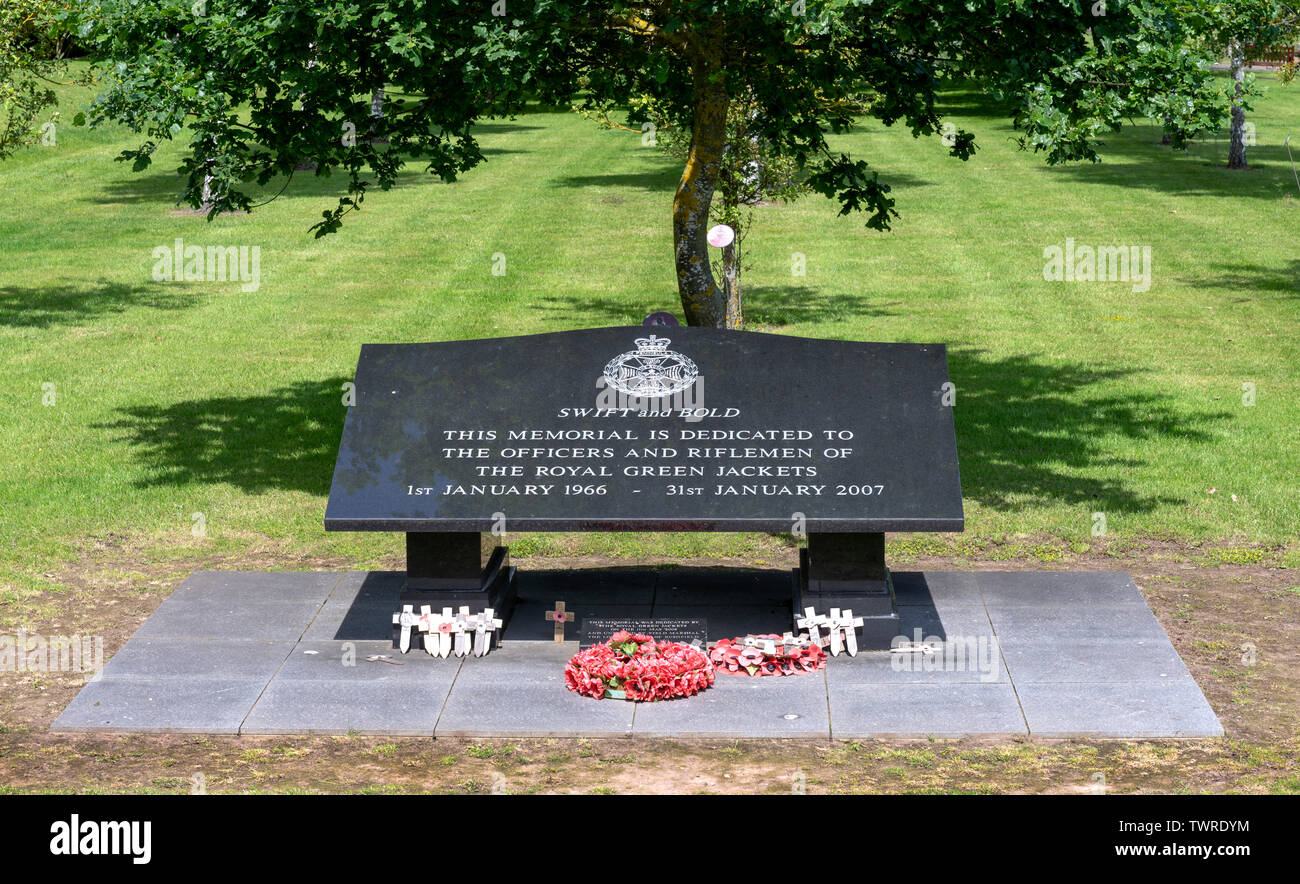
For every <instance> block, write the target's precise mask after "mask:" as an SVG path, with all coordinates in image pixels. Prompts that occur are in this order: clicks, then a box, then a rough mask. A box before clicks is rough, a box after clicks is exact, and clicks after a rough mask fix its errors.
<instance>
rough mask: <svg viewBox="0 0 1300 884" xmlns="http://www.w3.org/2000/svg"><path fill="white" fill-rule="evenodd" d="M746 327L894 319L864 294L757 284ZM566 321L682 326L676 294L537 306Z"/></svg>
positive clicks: (568, 299)
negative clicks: (660, 320)
mask: <svg viewBox="0 0 1300 884" xmlns="http://www.w3.org/2000/svg"><path fill="white" fill-rule="evenodd" d="M743 300H744V303H743V307H744V313H745V322H746V324H747V325H762V326H783V325H790V324H792V323H796V322H834V321H837V320H841V319H847V318H850V317H855V316H892V315H894V314H893V311H891V310H887V309H885V307H886V306H889V305H892V304H896V303H897V302H896V301H890V302H888V303H884V302H874V303H873V299H872V298H870V297H867V296H864V295H850V294H844V293H838V292H837V293H833V294H832V293H827V292H824V291H822V290H821V289H819V288H817V287H815V286H806V285H783V286H755V287H753V288H746V289H745V291H744V299H743ZM535 306H537V307H538V308H540V309H542V310H546V311H551V312H556V313H562V314H564V315H565V316H568V317H577V316H582V317H595V318H596V319H597V320H598V321H597V322H596V323H595V324H596V325H640V324H641V321H642V320H643V319H645V318H646V316H647V315H649V314H650V313H656V312H660V311H663V312H666V313H671V314H673V315H674V316H676V317H677V319H678V321H679V322H684V319H683V316H682V303H681V300H680V299H679V298H678V296H677V293H676V292H671V293H665V294H663V295H661V296H650V297H647V298H646V299H645V300H644V301H642V302H640V303H637V302H635V301H632V300H630V299H629V298H628V297H627V296H620V295H596V294H589V293H572V294H559V295H547V296H544V297H542V298H541V299H540V302H539V303H538V304H536V305H535Z"/></svg>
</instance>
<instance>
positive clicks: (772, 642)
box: [709, 635, 826, 675]
mask: <svg viewBox="0 0 1300 884" xmlns="http://www.w3.org/2000/svg"><path fill="white" fill-rule="evenodd" d="M750 638H751V639H756V641H752V642H746V641H745V639H743V638H734V639H727V638H724V639H722V640H721V641H719V642H718V643H717V644H715V645H714V646H713V648H712V650H710V651H709V658H710V659H711V660H712V661H713V665H714V666H715V667H716V668H717V669H718V671H720V672H728V673H731V674H732V675H801V674H802V673H805V672H816V671H817V670H818V669H821V668H822V667H823V666H825V665H826V652H825V651H823V650H822V649H821V646H820V645H818V644H816V643H815V642H809V641H808V640H807V639H796V640H795V641H793V642H787V641H786V640H785V639H784V638H783V637H782V636H779V635H755V636H751V637H750Z"/></svg>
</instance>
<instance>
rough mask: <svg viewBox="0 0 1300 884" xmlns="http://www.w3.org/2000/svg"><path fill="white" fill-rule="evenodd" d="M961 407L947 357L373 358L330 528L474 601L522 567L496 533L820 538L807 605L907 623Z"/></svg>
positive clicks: (952, 521) (388, 354)
mask: <svg viewBox="0 0 1300 884" xmlns="http://www.w3.org/2000/svg"><path fill="white" fill-rule="evenodd" d="M951 394H952V391H951V385H950V384H949V383H948V374H947V362H946V353H945V349H944V347H943V345H941V344H882V343H862V342H857V341H834V340H819V339H811V338H795V337H787V336H782V335H770V334H760V333H755V332H742V331H731V330H723V329H708V328H684V327H677V328H673V327H655V328H645V327H621V328H601V329H586V330H581V331H568V332H556V333H552V334H540V335H527V336H523V337H513V338H491V339H485V340H471V341H449V342H443V343H429V344H367V345H365V346H363V347H362V350H361V358H360V361H359V363H358V366H357V374H356V404H355V405H354V406H352V407H351V408H350V409H349V410H348V415H347V420H346V424H345V426H344V430H343V438H342V442H341V444H340V447H339V456H338V461H337V464H336V467H335V472H334V479H333V483H332V485H331V488H330V496H329V502H328V504H327V508H326V514H325V527H326V528H327V529H329V530H342V531H404V532H407V535H408V542H407V551H408V584H407V588H408V591H410V592H411V593H419V592H424V593H435V594H437V593H443V594H446V593H451V594H458V600H459V595H461V594H464V593H473V592H475V591H476V589H475V587H477V588H478V589H477V591H479V592H482V591H484V590H485V588H486V587H487V586H488V584H489V583H491V581H492V580H493V579H494V578H493V575H494V574H500V573H502V569H503V568H505V569H506V570H508V569H509V565H508V558H507V557H506V556H505V551H504V550H500V549H498V550H497V551H496V552H495V553H494V552H493V551H491V549H490V547H485V546H483V545H482V544H480V543H479V541H478V536H479V535H480V533H481V532H491V533H492V534H498V535H500V534H503V533H505V532H516V531H771V532H791V533H795V534H797V535H803V534H806V535H808V537H809V548H808V550H807V551H806V555H805V560H804V564H803V567H802V568H801V573H802V579H801V581H800V591H801V596H800V599H799V601H798V604H813V605H815V606H817V607H818V608H819V610H820V609H821V608H822V607H823V606H824V605H835V606H837V607H853V608H854V611H855V613H858V614H861V615H864V616H867V617H872V616H877V617H884V618H888V619H890V620H892V619H893V618H894V616H895V615H894V604H893V593H892V589H891V587H890V586H889V582H888V570H887V569H886V568H885V565H884V538H883V532H885V531H960V530H961V529H962V526H963V516H962V502H961V485H960V479H959V476H958V470H957V448H956V438H955V434H954V430H953V419H952V409H951V407H950V403H951V401H952V395H951ZM496 582H497V583H498V584H501V583H502V582H503V581H502V580H501V579H499V578H496ZM504 582H505V583H508V582H509V581H508V580H507V581H504ZM846 599H847V602H848V603H847V604H846V603H844V602H845V600H846ZM433 603H435V604H436V603H437V602H433ZM459 603H468V602H463V601H459ZM888 628H889V623H888V622H885V623H883V624H880V625H879V628H878V629H877V631H888Z"/></svg>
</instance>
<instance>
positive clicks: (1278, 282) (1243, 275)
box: [1186, 206, 1300, 304]
mask: <svg viewBox="0 0 1300 884" xmlns="http://www.w3.org/2000/svg"><path fill="white" fill-rule="evenodd" d="M1297 212H1298V213H1300V206H1297ZM1298 217H1300V216H1298ZM1209 269H1210V270H1211V271H1217V273H1204V274H1201V275H1199V276H1196V277H1194V278H1188V279H1187V280H1186V281H1187V282H1188V283H1189V284H1192V285H1196V286H1200V287H1203V288H1224V289H1234V290H1236V291H1238V292H1240V293H1241V297H1236V298H1229V299H1228V300H1229V301H1230V302H1231V303H1234V304H1242V303H1246V302H1247V301H1257V300H1259V298H1258V297H1254V295H1257V294H1258V293H1259V292H1279V293H1281V294H1283V295H1286V296H1290V297H1292V298H1294V297H1296V296H1298V295H1300V259H1292V260H1290V261H1287V262H1286V264H1285V266H1283V267H1261V266H1259V265H1258V264H1211V265H1209Z"/></svg>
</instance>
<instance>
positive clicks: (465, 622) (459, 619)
mask: <svg viewBox="0 0 1300 884" xmlns="http://www.w3.org/2000/svg"><path fill="white" fill-rule="evenodd" d="M473 628H474V627H473V625H472V624H471V623H470V619H469V605H461V608H460V612H459V613H458V614H457V615H456V618H455V620H454V621H452V629H453V634H454V635H455V636H456V639H455V641H456V649H455V650H456V656H457V657H466V656H468V655H469V652H470V646H471V643H472V642H473V640H474V637H473V636H472V635H471V634H470V632H471V630H473Z"/></svg>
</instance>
